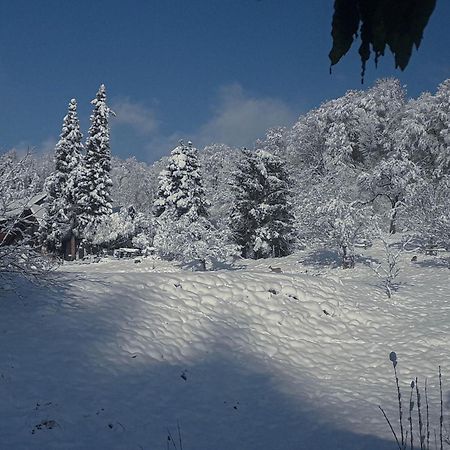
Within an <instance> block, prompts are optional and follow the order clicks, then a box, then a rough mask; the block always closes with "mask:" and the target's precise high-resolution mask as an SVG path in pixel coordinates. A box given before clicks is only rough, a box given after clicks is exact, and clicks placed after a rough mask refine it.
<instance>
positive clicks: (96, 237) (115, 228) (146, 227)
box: [85, 207, 153, 250]
mask: <svg viewBox="0 0 450 450" xmlns="http://www.w3.org/2000/svg"><path fill="white" fill-rule="evenodd" d="M152 228H153V227H152V223H151V218H149V217H148V216H146V215H144V214H142V213H137V212H136V211H135V210H134V208H133V207H130V208H121V209H120V210H119V211H117V212H114V213H112V214H110V215H109V216H105V217H103V218H102V220H101V222H99V223H97V225H96V226H95V228H90V227H88V228H86V230H85V237H86V239H88V240H89V242H91V243H92V244H93V245H94V246H96V247H99V248H104V249H108V250H112V249H115V248H119V247H129V246H131V245H133V239H134V238H136V237H137V236H138V235H145V236H146V237H147V239H150V237H151V234H152ZM139 241H141V245H146V244H144V241H143V239H142V237H141V238H140V239H139V240H138V241H137V242H139Z"/></svg>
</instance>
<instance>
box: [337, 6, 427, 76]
mask: <svg viewBox="0 0 450 450" xmlns="http://www.w3.org/2000/svg"><path fill="white" fill-rule="evenodd" d="M435 6H436V0H396V1H392V0H335V2H334V15H333V23H332V30H331V34H332V36H333V48H332V49H331V51H330V53H329V58H330V61H331V65H332V66H333V65H335V64H337V63H338V62H339V60H340V59H341V58H342V56H344V55H345V54H346V53H347V52H348V50H349V49H350V47H351V46H352V44H353V41H354V39H355V37H357V35H358V33H359V36H360V38H361V45H360V47H359V54H360V56H361V64H362V69H361V78H362V81H364V73H365V68H366V62H367V61H368V60H369V59H370V55H371V51H373V52H374V54H375V63H377V61H378V58H379V57H380V56H383V55H384V52H385V49H386V45H388V46H389V48H390V50H391V52H392V53H393V54H394V57H395V67H396V68H398V67H399V68H400V69H401V70H404V69H405V68H406V66H407V65H408V62H409V59H410V57H411V53H412V49H413V46H414V45H415V46H416V48H419V45H420V42H421V40H422V37H423V31H424V29H425V27H426V25H427V23H428V20H429V18H430V16H431V14H432V13H433V10H434V7H435Z"/></svg>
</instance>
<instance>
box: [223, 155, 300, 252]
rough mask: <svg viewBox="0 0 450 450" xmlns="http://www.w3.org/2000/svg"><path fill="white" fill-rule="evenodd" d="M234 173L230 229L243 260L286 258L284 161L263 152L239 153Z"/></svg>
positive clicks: (289, 228) (289, 229)
mask: <svg viewBox="0 0 450 450" xmlns="http://www.w3.org/2000/svg"><path fill="white" fill-rule="evenodd" d="M242 153H243V158H242V160H241V163H240V164H239V166H238V169H237V171H236V173H235V179H234V191H235V203H234V206H233V210H232V213H231V220H230V229H231V231H232V234H233V239H234V242H235V243H236V244H237V245H239V246H240V248H241V251H242V256H244V257H246V258H255V259H258V258H268V257H279V256H285V255H288V254H289V253H290V251H291V246H292V242H293V221H294V217H293V215H292V212H291V207H290V202H289V197H290V194H289V180H288V174H287V171H286V168H285V164H284V161H283V160H282V159H280V158H279V157H278V156H275V155H272V154H271V153H269V152H266V151H264V150H257V151H256V152H252V151H249V150H246V149H244V150H243V152H242Z"/></svg>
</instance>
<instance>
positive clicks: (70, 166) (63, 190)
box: [40, 99, 83, 252]
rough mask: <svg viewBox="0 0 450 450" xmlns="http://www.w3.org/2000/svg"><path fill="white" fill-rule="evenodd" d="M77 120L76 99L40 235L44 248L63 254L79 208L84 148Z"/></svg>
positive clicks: (64, 131)
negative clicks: (77, 188)
mask: <svg viewBox="0 0 450 450" xmlns="http://www.w3.org/2000/svg"><path fill="white" fill-rule="evenodd" d="M81 140H82V134H81V131H80V123H79V121H78V116H77V102H76V100H75V99H72V100H71V101H70V103H69V108H68V113H67V115H66V116H65V117H64V120H63V126H62V132H61V135H60V139H59V141H58V143H57V144H56V147H55V156H54V161H55V166H54V172H53V173H52V174H51V175H50V176H49V177H48V178H47V179H46V181H45V185H44V189H45V192H46V194H47V206H46V212H45V216H44V222H45V223H44V226H43V227H42V228H41V230H40V233H41V236H42V240H43V243H44V245H45V246H46V247H47V249H48V250H50V251H52V252H55V251H57V252H61V250H62V244H63V242H64V241H65V240H67V239H68V238H69V237H70V236H71V234H72V231H73V229H74V227H75V224H76V214H77V205H76V199H75V198H74V195H73V187H74V185H76V180H75V177H76V172H77V170H78V167H79V165H80V163H81V158H82V151H83V144H82V143H81Z"/></svg>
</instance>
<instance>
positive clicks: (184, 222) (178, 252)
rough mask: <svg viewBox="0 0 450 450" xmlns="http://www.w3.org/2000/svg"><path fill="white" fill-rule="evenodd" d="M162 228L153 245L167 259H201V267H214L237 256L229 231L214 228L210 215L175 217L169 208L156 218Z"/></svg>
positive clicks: (159, 228) (188, 260)
mask: <svg viewBox="0 0 450 450" xmlns="http://www.w3.org/2000/svg"><path fill="white" fill-rule="evenodd" d="M156 222H157V229H158V230H159V231H158V232H157V233H156V235H155V238H154V241H153V245H154V247H155V249H156V251H157V252H158V253H159V254H160V255H161V256H163V257H165V258H167V259H175V260H178V261H181V262H183V263H189V262H195V261H198V262H199V264H200V267H201V269H202V270H206V269H208V268H211V269H212V268H214V263H215V261H217V262H220V261H224V262H226V261H228V260H230V259H231V258H234V257H236V256H237V255H238V249H237V247H236V246H235V245H233V244H230V240H229V236H228V235H227V232H226V231H223V230H218V229H217V228H215V227H214V226H213V225H212V223H211V222H210V221H209V220H208V218H206V217H203V216H197V217H194V216H193V215H192V214H191V213H186V214H183V215H182V216H181V217H178V218H177V217H176V216H175V215H174V214H173V213H171V212H169V211H166V212H165V213H163V214H162V215H161V216H160V217H158V218H157V219H156Z"/></svg>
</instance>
